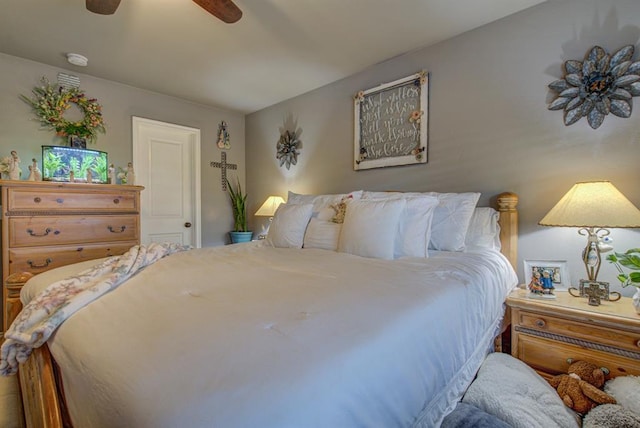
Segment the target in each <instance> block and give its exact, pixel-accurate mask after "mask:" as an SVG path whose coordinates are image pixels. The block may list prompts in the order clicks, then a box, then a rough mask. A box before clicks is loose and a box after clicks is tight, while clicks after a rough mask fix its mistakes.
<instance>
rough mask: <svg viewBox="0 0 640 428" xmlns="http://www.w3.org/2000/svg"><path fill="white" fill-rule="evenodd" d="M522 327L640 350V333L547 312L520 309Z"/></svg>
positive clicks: (635, 350)
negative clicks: (577, 320) (565, 317)
mask: <svg viewBox="0 0 640 428" xmlns="http://www.w3.org/2000/svg"><path fill="white" fill-rule="evenodd" d="M519 313H520V317H519V320H518V324H519V326H520V327H524V328H528V329H532V330H536V331H543V332H547V333H552V334H559V335H562V336H567V337H572V338H576V339H582V340H587V341H590V342H597V343H601V344H603V345H609V346H613V347H616V348H621V349H627V350H629V351H634V352H640V334H639V333H634V332H627V331H624V330H620V329H614V328H607V327H605V326H597V325H594V324H587V323H584V322H576V321H571V320H568V319H564V318H556V317H553V316H550V315H546V314H539V313H533V312H527V311H520V312H519Z"/></svg>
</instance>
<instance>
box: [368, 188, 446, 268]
mask: <svg viewBox="0 0 640 428" xmlns="http://www.w3.org/2000/svg"><path fill="white" fill-rule="evenodd" d="M375 197H377V198H378V199H379V200H385V199H386V200H395V199H404V200H405V201H406V202H407V204H406V206H405V209H404V211H403V212H402V216H401V217H400V223H399V226H398V234H397V235H396V240H395V247H394V257H395V258H399V257H429V250H428V248H429V240H430V238H431V221H432V219H433V213H434V212H435V209H436V207H437V206H438V204H439V201H438V198H437V197H435V196H429V195H422V194H419V193H401V192H364V193H363V195H362V200H365V199H366V200H369V199H371V200H375V199H373V198H375Z"/></svg>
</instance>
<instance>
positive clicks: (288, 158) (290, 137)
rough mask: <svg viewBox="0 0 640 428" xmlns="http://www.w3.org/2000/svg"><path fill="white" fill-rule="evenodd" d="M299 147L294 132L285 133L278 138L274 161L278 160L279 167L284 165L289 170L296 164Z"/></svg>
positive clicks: (298, 141)
mask: <svg viewBox="0 0 640 428" xmlns="http://www.w3.org/2000/svg"><path fill="white" fill-rule="evenodd" d="M300 145H301V143H300V140H299V139H298V137H297V136H296V133H295V132H290V131H285V132H284V134H282V135H281V136H280V139H279V140H278V144H277V146H276V151H277V154H276V159H278V160H280V166H282V165H284V166H286V167H287V169H289V168H290V167H291V165H295V164H297V163H298V155H299V154H300V150H299V149H300Z"/></svg>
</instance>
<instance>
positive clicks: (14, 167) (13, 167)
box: [8, 150, 22, 180]
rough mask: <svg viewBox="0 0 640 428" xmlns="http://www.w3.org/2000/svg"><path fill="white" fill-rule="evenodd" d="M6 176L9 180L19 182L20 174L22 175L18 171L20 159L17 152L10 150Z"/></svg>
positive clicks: (20, 171) (19, 170)
mask: <svg viewBox="0 0 640 428" xmlns="http://www.w3.org/2000/svg"><path fill="white" fill-rule="evenodd" d="M8 174H9V180H20V174H22V170H21V169H20V158H19V157H18V152H16V151H15V150H11V159H10V163H9V173H8Z"/></svg>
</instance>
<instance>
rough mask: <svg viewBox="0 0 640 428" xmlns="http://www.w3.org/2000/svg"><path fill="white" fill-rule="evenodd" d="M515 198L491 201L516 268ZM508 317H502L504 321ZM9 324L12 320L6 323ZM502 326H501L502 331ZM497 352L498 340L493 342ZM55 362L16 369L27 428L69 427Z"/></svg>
mask: <svg viewBox="0 0 640 428" xmlns="http://www.w3.org/2000/svg"><path fill="white" fill-rule="evenodd" d="M517 204H518V196H517V195H516V194H515V193H510V192H505V193H501V194H499V195H498V196H497V197H496V198H495V203H492V205H495V207H496V209H497V210H498V211H499V212H500V220H499V224H500V242H501V244H502V249H501V252H502V254H504V255H505V256H506V257H507V259H509V261H510V262H511V265H512V266H513V267H514V269H516V263H517V259H518V211H517V208H516V207H517ZM509 318H510V317H508V316H505V317H504V319H505V320H508V319H509ZM10 321H13V320H10ZM505 328H506V325H504V324H503V329H502V331H504V329H505ZM496 344H497V345H496V346H497V348H498V350H499V348H500V345H499V340H498V339H497V340H496ZM58 373H59V372H58V370H57V366H56V363H55V361H54V360H53V358H52V356H51V353H50V352H49V348H48V346H47V345H46V344H45V345H43V346H42V347H40V348H36V349H34V351H33V353H32V354H31V357H29V359H28V360H27V361H26V362H25V363H24V364H23V365H22V366H21V367H20V370H19V373H18V374H19V379H20V387H21V392H22V401H23V407H24V416H25V422H26V426H27V427H29V428H31V427H33V428H62V427H71V426H72V425H71V421H70V418H69V415H68V413H67V411H66V407H65V402H64V390H63V388H62V381H61V379H60V377H59V375H58Z"/></svg>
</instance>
